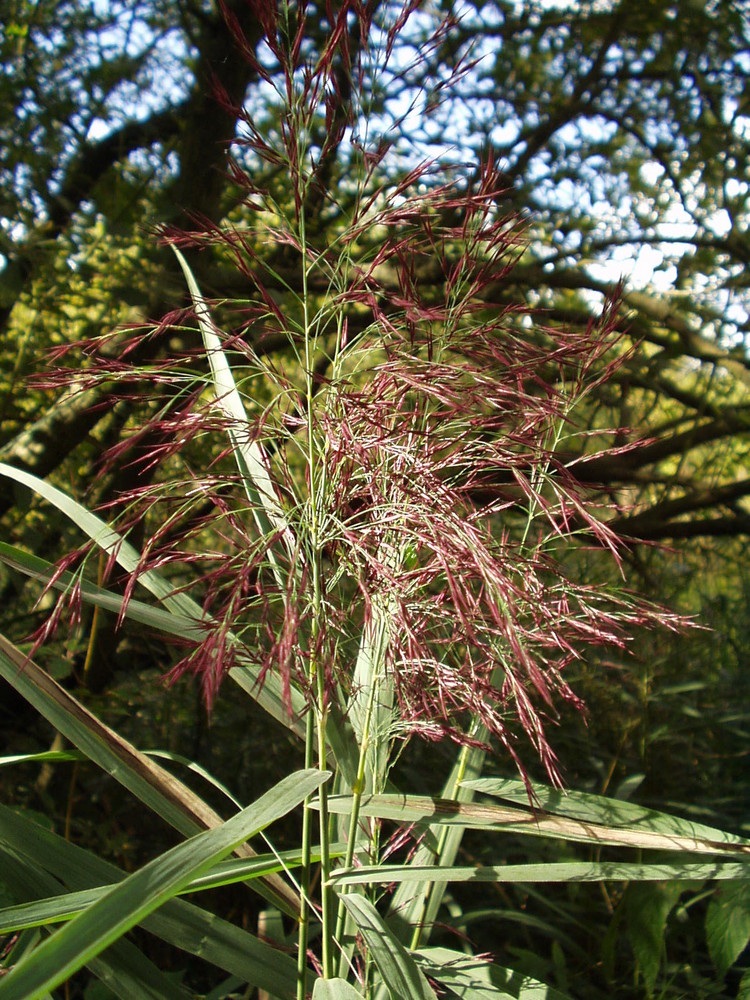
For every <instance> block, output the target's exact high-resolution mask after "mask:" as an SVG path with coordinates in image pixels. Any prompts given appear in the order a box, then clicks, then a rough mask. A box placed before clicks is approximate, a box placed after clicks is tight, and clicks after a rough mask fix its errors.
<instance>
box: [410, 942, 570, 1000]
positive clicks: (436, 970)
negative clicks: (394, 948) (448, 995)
mask: <svg viewBox="0 0 750 1000" xmlns="http://www.w3.org/2000/svg"><path fill="white" fill-rule="evenodd" d="M415 956H416V958H417V959H418V961H419V963H420V967H421V968H422V969H423V970H424V971H425V972H426V973H427V975H428V976H429V977H430V978H431V979H434V980H436V981H437V982H439V983H441V984H442V985H443V986H446V987H448V989H450V990H451V992H452V993H455V995H456V996H457V997H460V998H461V1000H571V997H569V996H568V994H567V993H562V992H560V990H557V989H555V988H554V987H552V986H548V985H547V984H546V983H542V982H540V981H539V980H538V979H532V978H531V976H527V975H525V974H523V973H521V972H518V970H516V969H506V968H504V967H503V966H500V965H496V964H495V963H494V962H486V961H483V960H482V959H481V958H475V957H474V956H473V955H466V954H465V953H464V952H462V951H455V950H454V949H452V948H422V949H420V950H419V951H418V952H415Z"/></svg>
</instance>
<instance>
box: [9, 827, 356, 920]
mask: <svg viewBox="0 0 750 1000" xmlns="http://www.w3.org/2000/svg"><path fill="white" fill-rule="evenodd" d="M342 853H343V848H342V846H341V845H339V846H336V847H334V849H333V850H332V851H331V856H332V857H340V856H341V855H342ZM310 860H311V861H312V863H313V864H315V863H317V862H318V861H319V860H320V850H316V849H314V850H313V851H312V852H311V855H310ZM301 864H302V855H301V853H300V851H280V852H279V853H278V854H263V855H259V856H258V857H256V858H255V859H254V860H244V859H243V860H236V861H222V862H219V864H217V865H214V866H213V867H212V868H211V870H210V871H208V872H207V873H206V874H205V875H201V876H200V877H199V878H194V879H193V880H192V881H191V882H190V883H189V884H188V885H187V886H185V888H184V889H181V890H180V893H179V894H178V895H183V894H185V893H194V892H202V891H204V890H206V889H218V888H220V887H221V886H225V885H236V883H237V882H249V881H251V880H252V879H254V878H263V877H264V876H266V875H271V874H274V873H276V872H280V871H286V870H287V869H292V868H297V867H299V865H301ZM112 888H114V885H113V884H112V885H103V886H99V887H98V888H96V889H81V890H79V891H78V892H67V893H62V894H60V895H55V896H51V897H48V898H44V899H37V900H34V901H33V902H31V903H20V904H18V905H16V906H6V907H3V908H2V909H0V934H7V933H10V932H11V931H18V930H23V929H25V928H27V927H43V926H46V925H48V924H55V923H63V922H64V921H66V920H72V919H73V917H75V916H77V915H78V914H79V913H80V912H81V911H82V910H85V909H86V908H87V907H89V906H91V905H92V904H93V903H96V902H97V901H98V900H99V899H101V897H102V896H104V895H106V893H108V892H109V891H110V889H112Z"/></svg>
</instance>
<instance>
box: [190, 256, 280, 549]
mask: <svg viewBox="0 0 750 1000" xmlns="http://www.w3.org/2000/svg"><path fill="white" fill-rule="evenodd" d="M172 249H173V250H174V253H175V255H176V257H177V260H178V262H179V264H180V267H181V269H182V273H183V275H184V277H185V281H186V283H187V286H188V290H189V291H190V297H191V299H192V302H193V310H194V312H195V316H196V319H197V320H198V325H199V326H200V330H201V335H202V337H203V343H204V346H205V348H206V355H207V357H208V362H209V365H210V367H211V375H212V377H213V382H214V392H215V395H216V401H217V405H218V406H219V407H220V409H221V410H222V412H223V413H224V416H225V417H226V418H227V421H228V431H229V437H230V440H231V442H232V448H233V452H234V456H235V459H236V461H237V464H238V467H239V470H240V475H241V476H242V480H243V484H244V486H245V491H246V493H247V497H248V500H249V501H250V503H251V506H252V510H253V515H254V517H255V519H256V521H257V524H258V529H259V530H260V532H261V534H263V535H268V534H273V533H278V534H279V535H280V537H281V538H282V539H283V540H284V543H285V545H286V546H287V549H288V554H289V555H293V554H294V552H295V549H296V546H295V542H294V536H293V534H292V531H291V528H290V526H289V524H288V522H287V520H286V518H285V517H284V514H283V511H282V509H281V505H280V503H279V499H278V496H277V494H276V489H275V487H274V484H273V480H272V479H271V476H270V474H269V471H268V465H269V463H268V458H267V456H266V454H265V450H264V448H263V447H262V445H261V444H259V443H258V442H257V441H253V440H252V438H251V434H250V423H249V421H248V418H247V413H246V412H245V406H244V403H243V402H242V397H241V395H240V393H239V392H238V390H237V386H236V384H235V381H234V376H233V375H232V369H231V367H230V366H229V362H228V361H227V359H226V355H225V354H224V350H223V348H222V344H221V336H220V332H219V330H218V328H217V326H216V324H215V323H214V321H213V317H212V316H211V311H210V309H209V308H208V304H207V302H206V300H205V299H204V298H203V295H202V293H201V290H200V288H199V287H198V283H197V281H196V280H195V277H194V275H193V272H192V271H191V269H190V266H189V264H188V262H187V261H186V260H185V257H184V256H183V254H182V253H181V252H180V251H179V250H178V249H177V247H174V246H173V247H172Z"/></svg>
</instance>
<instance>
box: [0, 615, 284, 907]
mask: <svg viewBox="0 0 750 1000" xmlns="http://www.w3.org/2000/svg"><path fill="white" fill-rule="evenodd" d="M0 676H2V677H4V678H5V680H6V681H8V683H9V684H10V685H11V686H12V687H14V688H15V689H16V691H18V693H19V694H21V695H22V696H23V697H24V698H25V699H26V700H27V701H28V702H29V703H30V704H32V705H33V706H34V707H35V708H36V709H37V711H38V712H40V714H41V715H43V716H44V718H46V719H47V721H48V722H50V723H51V724H52V725H53V726H54V727H55V728H56V729H57V730H58V732H60V733H62V735H63V736H65V737H66V738H67V739H68V740H70V742H71V743H73V744H74V746H77V747H78V748H79V750H81V751H82V752H83V753H84V754H86V756H87V757H88V758H89V759H90V760H92V761H93V762H94V763H95V764H98V765H99V767H101V768H102V769H103V770H104V771H106V772H107V773H108V774H109V775H111V776H112V777H113V778H114V779H115V780H116V781H118V782H120V784H122V785H124V787H125V788H127V789H128V790H129V791H130V792H132V793H133V794H134V795H135V796H136V797H137V798H138V799H139V800H140V801H141V802H143V804H144V805H146V806H147V807H148V808H149V809H151V810H152V811H153V812H155V813H156V814H157V815H159V816H161V817H162V818H163V819H164V820H166V821H167V822H168V823H170V824H171V825H172V826H174V827H175V829H177V830H179V831H180V832H181V833H183V834H187V835H190V834H193V833H195V832H196V831H197V830H205V829H210V828H211V827H215V826H218V825H220V824H221V822H222V820H221V817H220V816H219V815H218V813H216V812H215V811H214V810H213V809H211V807H210V806H208V805H207V804H206V803H205V802H204V801H203V799H201V798H200V796H198V795H196V794H195V792H193V791H192V790H191V789H190V788H188V786H187V785H185V784H184V783H183V782H181V781H180V780H179V779H178V778H176V777H175V776H174V775H172V774H170V773H169V771H167V770H166V769H165V768H163V767H160V766H159V765H158V764H157V763H156V762H155V761H153V760H151V759H149V757H147V756H146V755H145V754H143V753H141V752H140V751H139V750H137V749H136V748H135V747H134V746H133V745H132V744H131V743H129V742H128V741H127V740H125V739H123V737H122V736H120V735H119V733H116V732H115V731H114V730H113V729H110V728H109V726H106V725H105V724H104V723H103V722H102V721H101V720H100V719H98V718H97V717H96V716H95V715H94V714H93V713H92V712H90V711H89V710H88V709H87V708H85V706H83V705H82V704H81V703H80V702H79V701H77V700H76V699H75V698H74V697H73V696H72V695H71V694H69V693H68V692H67V691H66V690H65V689H64V688H63V687H61V685H60V684H58V683H57V682H56V681H55V680H53V678H51V677H50V676H49V674H47V673H45V671H43V670H42V669H41V668H40V667H38V666H37V664H36V663H34V661H33V660H30V659H28V657H25V656H24V655H23V653H21V652H20V651H19V650H17V649H16V648H15V646H13V645H12V643H10V642H8V640H7V639H6V638H5V637H4V636H2V635H0ZM243 851H247V852H250V853H252V854H254V852H252V851H251V850H250V848H249V847H244V848H243ZM262 885H263V887H264V888H265V891H266V894H267V895H269V896H270V899H271V901H272V902H274V903H275V904H276V905H279V906H281V907H282V908H283V909H284V911H285V912H288V913H290V915H293V914H295V913H296V911H297V906H298V903H297V897H296V895H295V894H294V893H293V892H292V891H291V890H290V889H289V887H288V886H287V885H286V883H285V882H283V881H282V880H281V879H279V878H278V877H276V876H270V877H269V879H268V880H266V881H265V882H264V883H263V884H262ZM259 891H262V889H261V888H260V887H259Z"/></svg>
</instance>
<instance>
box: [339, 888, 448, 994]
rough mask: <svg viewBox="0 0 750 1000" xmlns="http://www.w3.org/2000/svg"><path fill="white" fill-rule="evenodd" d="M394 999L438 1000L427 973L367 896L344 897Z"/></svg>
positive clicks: (345, 904)
mask: <svg viewBox="0 0 750 1000" xmlns="http://www.w3.org/2000/svg"><path fill="white" fill-rule="evenodd" d="M341 899H342V900H343V903H344V906H346V909H347V911H348V912H349V913H350V914H351V917H352V919H353V920H354V923H355V924H356V925H357V928H358V929H359V931H360V933H361V934H362V937H363V938H364V939H365V942H366V944H367V947H368V948H369V949H370V952H371V954H372V958H373V961H374V962H375V964H376V966H377V967H378V972H379V973H380V975H381V977H382V979H383V982H384V983H385V985H386V987H387V989H388V992H389V993H390V994H391V998H392V1000H436V998H435V993H434V991H433V990H432V988H431V987H430V984H429V983H428V982H427V979H426V978H425V976H424V973H423V972H421V970H420V969H419V966H418V965H417V963H416V962H415V961H414V959H413V958H412V956H411V955H410V954H409V952H408V951H407V950H406V948H404V946H403V945H402V944H401V942H400V941H399V940H398V939H397V938H396V937H395V936H394V935H393V933H392V932H391V931H390V930H389V928H388V926H387V925H386V923H385V921H384V920H383V918H382V917H381V916H380V914H379V913H378V911H377V910H376V909H375V907H374V906H373V905H372V903H371V902H370V901H369V900H368V899H365V898H364V896H359V895H354V894H351V895H347V896H342V897H341Z"/></svg>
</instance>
